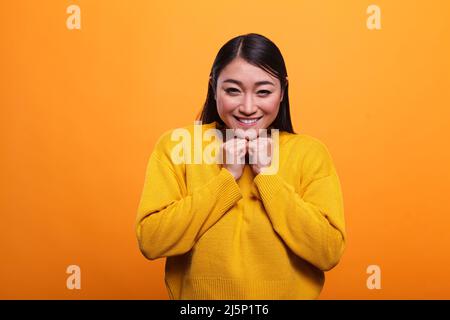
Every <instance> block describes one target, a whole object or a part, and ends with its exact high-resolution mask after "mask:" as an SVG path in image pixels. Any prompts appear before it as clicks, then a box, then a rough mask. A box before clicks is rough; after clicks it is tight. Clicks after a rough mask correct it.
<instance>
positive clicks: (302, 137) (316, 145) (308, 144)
mask: <svg viewBox="0 0 450 320" xmlns="http://www.w3.org/2000/svg"><path fill="white" fill-rule="evenodd" d="M280 142H281V143H282V144H283V145H286V146H288V147H292V148H295V149H298V150H304V151H305V153H306V152H307V151H313V150H315V151H328V149H327V146H326V144H325V143H324V142H323V141H322V140H320V139H319V138H317V137H314V136H312V135H310V134H306V133H290V132H286V131H280Z"/></svg>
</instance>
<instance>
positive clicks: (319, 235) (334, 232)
mask: <svg viewBox="0 0 450 320" xmlns="http://www.w3.org/2000/svg"><path fill="white" fill-rule="evenodd" d="M254 181H255V184H256V186H257V188H258V191H259V193H260V195H261V200H262V201H263V204H264V207H265V209H266V212H267V214H268V216H269V219H270V221H271V223H272V226H273V228H274V230H275V232H277V233H278V234H279V235H280V237H281V238H282V239H283V241H284V242H285V244H286V245H287V246H288V247H289V248H290V249H291V250H292V251H293V252H294V253H295V254H296V255H298V256H299V257H301V258H302V259H304V260H306V261H308V262H309V263H311V264H312V265H314V266H315V267H317V268H318V269H320V270H322V271H328V270H330V269H332V268H333V267H335V266H336V265H337V264H338V262H339V260H340V258H341V256H342V253H343V251H344V247H345V240H346V235H345V221H344V208H343V199H342V193H341V186H340V182H339V178H338V175H337V173H336V170H335V168H334V166H333V163H332V159H331V156H330V154H329V152H328V150H327V148H326V147H325V145H323V144H321V143H319V144H315V146H314V147H313V148H310V150H309V151H308V152H307V154H306V155H305V157H304V160H303V164H302V183H301V188H300V190H301V192H300V193H298V192H297V191H296V190H295V188H294V186H292V185H291V184H289V183H288V182H286V180H285V179H284V178H283V177H282V176H280V175H279V174H278V173H277V174H273V175H262V174H258V175H257V176H256V177H255V178H254ZM300 194H302V196H301V195H300Z"/></svg>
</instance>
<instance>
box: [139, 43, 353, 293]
mask: <svg viewBox="0 0 450 320" xmlns="http://www.w3.org/2000/svg"><path fill="white" fill-rule="evenodd" d="M199 120H201V121H202V123H203V124H201V125H200V127H201V130H202V133H204V132H205V131H207V130H209V129H218V130H219V129H220V130H222V131H221V132H225V131H227V130H228V131H229V130H231V131H232V132H234V133H236V135H233V136H232V137H231V138H230V137H228V138H225V140H221V141H220V148H221V149H220V151H221V154H222V155H223V154H225V155H226V156H227V160H226V161H222V162H220V163H195V164H192V163H186V162H185V163H175V162H174V161H173V155H174V153H173V150H174V148H175V147H176V142H174V140H173V133H174V131H173V130H170V131H168V132H166V133H164V134H163V135H162V136H161V137H160V138H159V140H158V141H157V143H156V146H155V148H154V151H153V152H152V154H151V156H150V160H149V162H148V166H147V171H146V178H145V183H144V189H143V192H142V196H141V201H140V204H139V209H138V214H137V220H136V234H137V239H138V243H139V247H140V250H141V252H142V253H143V255H144V256H145V257H146V258H148V259H150V260H153V259H157V258H161V257H167V260H166V265H165V272H166V276H165V281H166V287H167V290H168V293H169V296H170V298H171V299H315V298H317V297H318V296H319V294H320V292H321V289H322V287H323V284H324V279H325V278H324V271H328V270H330V269H332V268H333V267H334V266H336V265H337V264H338V262H339V260H340V258H341V255H342V253H343V251H344V247H345V240H346V236H345V221H344V212H343V201H342V194H341V187H340V182H339V178H338V175H337V173H336V170H335V167H334V165H333V161H332V158H331V156H330V154H329V152H328V149H327V148H326V146H325V145H324V144H323V143H321V142H320V141H319V140H318V139H316V138H313V137H311V136H308V135H306V134H296V133H295V132H294V130H293V128H292V124H291V118H290V113H289V97H288V78H287V72H286V67H285V63H284V60H283V57H282V55H281V52H280V51H279V49H278V48H277V46H276V45H275V44H274V43H273V42H272V41H270V40H269V39H267V38H266V37H264V36H262V35H258V34H246V35H242V36H238V37H236V38H233V39H231V40H230V41H228V42H227V43H226V44H225V45H224V46H223V47H222V48H221V49H220V51H219V52H218V54H217V57H216V59H215V61H214V64H213V66H212V70H211V74H210V80H209V87H208V94H207V98H206V102H205V104H204V107H203V110H202V112H201V114H200V119H199ZM194 126H195V125H191V126H186V127H185V128H184V129H185V130H186V131H187V132H189V133H190V134H192V135H194V136H195V132H194V131H195V130H197V129H196V128H194ZM238 129H239V130H238ZM250 129H257V130H250ZM264 129H268V130H272V129H274V130H275V131H276V130H278V133H279V134H278V143H275V141H274V139H273V136H272V135H269V136H263V135H261V134H259V133H260V132H263V130H264ZM250 132H253V133H254V132H257V134H256V135H255V134H253V133H252V134H246V133H250ZM239 133H240V134H239ZM216 137H220V135H216ZM222 137H226V135H223V136H222ZM216 141H217V140H216ZM203 142H204V141H201V142H200V144H199V143H197V144H196V143H194V144H193V145H194V146H192V149H186V148H185V149H184V151H186V152H187V153H189V151H192V152H193V153H195V152H196V149H195V148H197V150H198V148H204V143H203ZM275 144H277V148H274V145H275ZM201 150H202V151H204V149H201ZM274 150H277V151H276V152H277V153H278V160H277V161H278V164H277V170H276V171H275V172H271V173H267V172H265V171H264V170H267V169H268V168H269V167H271V166H272V167H273V162H274V161H273V160H274V155H275V154H274V153H275V151H274ZM266 151H268V152H267V153H266V155H267V157H266V158H268V159H269V161H260V160H261V159H262V158H263V157H260V155H261V154H263V153H264V152H266ZM228 156H230V158H228ZM244 157H246V159H247V160H246V161H243V159H244ZM217 159H219V157H218V158H217ZM222 159H223V158H222ZM228 159H231V161H228ZM250 159H251V161H250ZM239 160H241V161H239ZM266 160H267V159H266Z"/></svg>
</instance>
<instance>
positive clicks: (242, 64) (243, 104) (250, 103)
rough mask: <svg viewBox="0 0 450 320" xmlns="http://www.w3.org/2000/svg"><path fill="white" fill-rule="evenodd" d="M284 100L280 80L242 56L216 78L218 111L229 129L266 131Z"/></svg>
mask: <svg viewBox="0 0 450 320" xmlns="http://www.w3.org/2000/svg"><path fill="white" fill-rule="evenodd" d="M282 99H283V92H282V90H281V84H280V81H279V80H278V78H276V77H273V76H272V75H271V74H269V73H267V72H266V71H264V70H263V69H261V68H259V67H256V66H254V65H252V64H250V63H248V62H246V61H245V60H244V59H242V58H240V57H238V58H235V59H234V60H233V61H231V62H230V63H229V64H228V65H227V66H226V67H225V68H224V69H223V70H222V72H221V73H220V75H219V77H218V79H217V88H216V103H217V111H218V113H219V116H220V118H221V119H222V120H223V122H224V123H225V125H226V127H227V128H232V129H237V128H240V129H243V130H246V129H250V128H251V129H256V130H258V129H267V128H268V127H269V126H270V124H271V123H272V122H273V121H274V120H275V118H276V116H277V114H278V110H279V108H280V102H281V101H282ZM257 132H258V131H257Z"/></svg>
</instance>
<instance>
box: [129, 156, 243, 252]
mask: <svg viewBox="0 0 450 320" xmlns="http://www.w3.org/2000/svg"><path fill="white" fill-rule="evenodd" d="M164 159H166V158H165V157H160V156H158V154H157V153H156V152H153V153H152V155H151V156H150V159H149V163H148V165H147V169H146V176H145V182H144V188H143V192H142V195H141V200H140V203H139V208H138V214H137V219H136V235H137V240H138V243H139V248H140V250H141V252H142V254H143V255H144V256H145V257H146V258H147V259H150V260H154V259H157V258H161V257H167V256H173V255H179V254H183V253H186V252H188V251H189V250H190V249H191V248H192V247H193V246H194V244H195V242H196V241H197V240H198V239H199V238H200V237H201V236H202V235H203V233H205V232H206V231H207V230H208V229H209V228H210V227H211V226H212V225H214V223H216V222H217V220H219V219H220V217H221V216H222V215H223V214H224V213H225V212H227V211H228V210H229V209H230V208H231V207H232V206H233V205H234V204H235V203H236V202H237V201H238V200H239V199H240V198H242V194H241V192H240V189H239V185H238V184H237V183H236V181H235V179H234V177H233V176H232V174H231V173H230V172H229V171H228V170H226V169H225V168H221V170H220V172H219V173H218V174H217V175H216V176H214V177H213V178H212V179H210V180H209V181H208V182H207V183H205V184H204V185H203V186H202V187H199V188H198V189H196V190H193V192H192V193H191V194H185V190H186V186H185V185H184V180H183V179H182V178H181V177H179V176H178V175H177V173H176V170H174V166H173V164H172V163H171V162H170V161H168V160H167V159H166V160H164Z"/></svg>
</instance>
